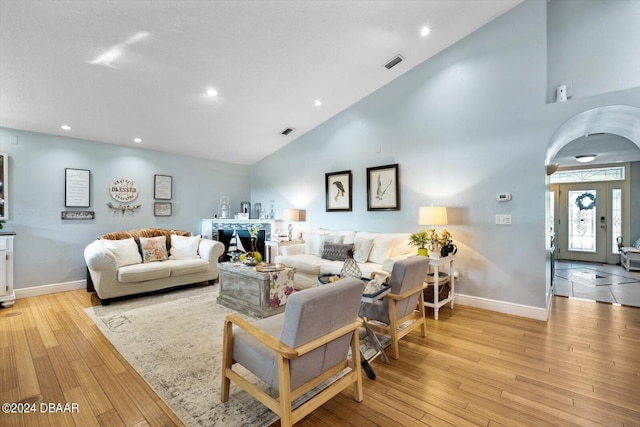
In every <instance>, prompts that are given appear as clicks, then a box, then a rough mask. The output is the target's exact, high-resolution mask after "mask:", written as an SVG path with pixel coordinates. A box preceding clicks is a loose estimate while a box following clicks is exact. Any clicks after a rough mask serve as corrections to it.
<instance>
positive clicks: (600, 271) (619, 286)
mask: <svg viewBox="0 0 640 427" xmlns="http://www.w3.org/2000/svg"><path fill="white" fill-rule="evenodd" d="M553 287H554V291H553V293H554V295H558V296H564V297H574V298H581V299H587V300H593V301H599V302H606V303H612V304H621V305H626V306H632V307H640V272H638V271H627V270H625V269H624V268H623V267H622V266H620V265H610V264H597V263H588V262H576V261H556V264H555V280H554V285H553Z"/></svg>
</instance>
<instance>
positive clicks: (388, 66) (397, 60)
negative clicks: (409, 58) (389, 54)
mask: <svg viewBox="0 0 640 427" xmlns="http://www.w3.org/2000/svg"><path fill="white" fill-rule="evenodd" d="M402 61H404V58H403V57H402V56H400V55H396V56H395V57H394V58H393V59H392V60H391V61H389V62H387V63H386V64H384V67H385V68H386V69H387V70H390V69H392V68H393V67H395V66H396V65H398V64H399V63H401V62H402Z"/></svg>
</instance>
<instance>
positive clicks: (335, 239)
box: [324, 234, 344, 245]
mask: <svg viewBox="0 0 640 427" xmlns="http://www.w3.org/2000/svg"><path fill="white" fill-rule="evenodd" d="M343 239H344V236H342V235H340V234H326V235H325V236H324V243H325V244H327V243H335V244H337V245H341V244H342V240H343Z"/></svg>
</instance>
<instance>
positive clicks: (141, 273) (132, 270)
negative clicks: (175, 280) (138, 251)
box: [118, 262, 171, 283]
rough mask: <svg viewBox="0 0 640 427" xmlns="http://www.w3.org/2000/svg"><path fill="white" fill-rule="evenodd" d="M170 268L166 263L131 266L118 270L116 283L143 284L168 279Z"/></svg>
mask: <svg viewBox="0 0 640 427" xmlns="http://www.w3.org/2000/svg"><path fill="white" fill-rule="evenodd" d="M170 275H171V268H170V267H169V266H168V265H167V263H166V262H152V263H146V264H133V265H127V266H125V267H120V268H118V282H121V283H131V282H144V281H146V280H155V279H162V278H165V277H169V276H170Z"/></svg>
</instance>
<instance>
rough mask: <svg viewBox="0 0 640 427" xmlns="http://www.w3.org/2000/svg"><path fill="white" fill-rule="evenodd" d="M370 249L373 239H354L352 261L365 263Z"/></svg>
mask: <svg viewBox="0 0 640 427" xmlns="http://www.w3.org/2000/svg"><path fill="white" fill-rule="evenodd" d="M372 247H373V239H355V242H354V244H353V259H355V260H356V262H359V263H363V262H367V260H368V259H369V253H371V248H372Z"/></svg>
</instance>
